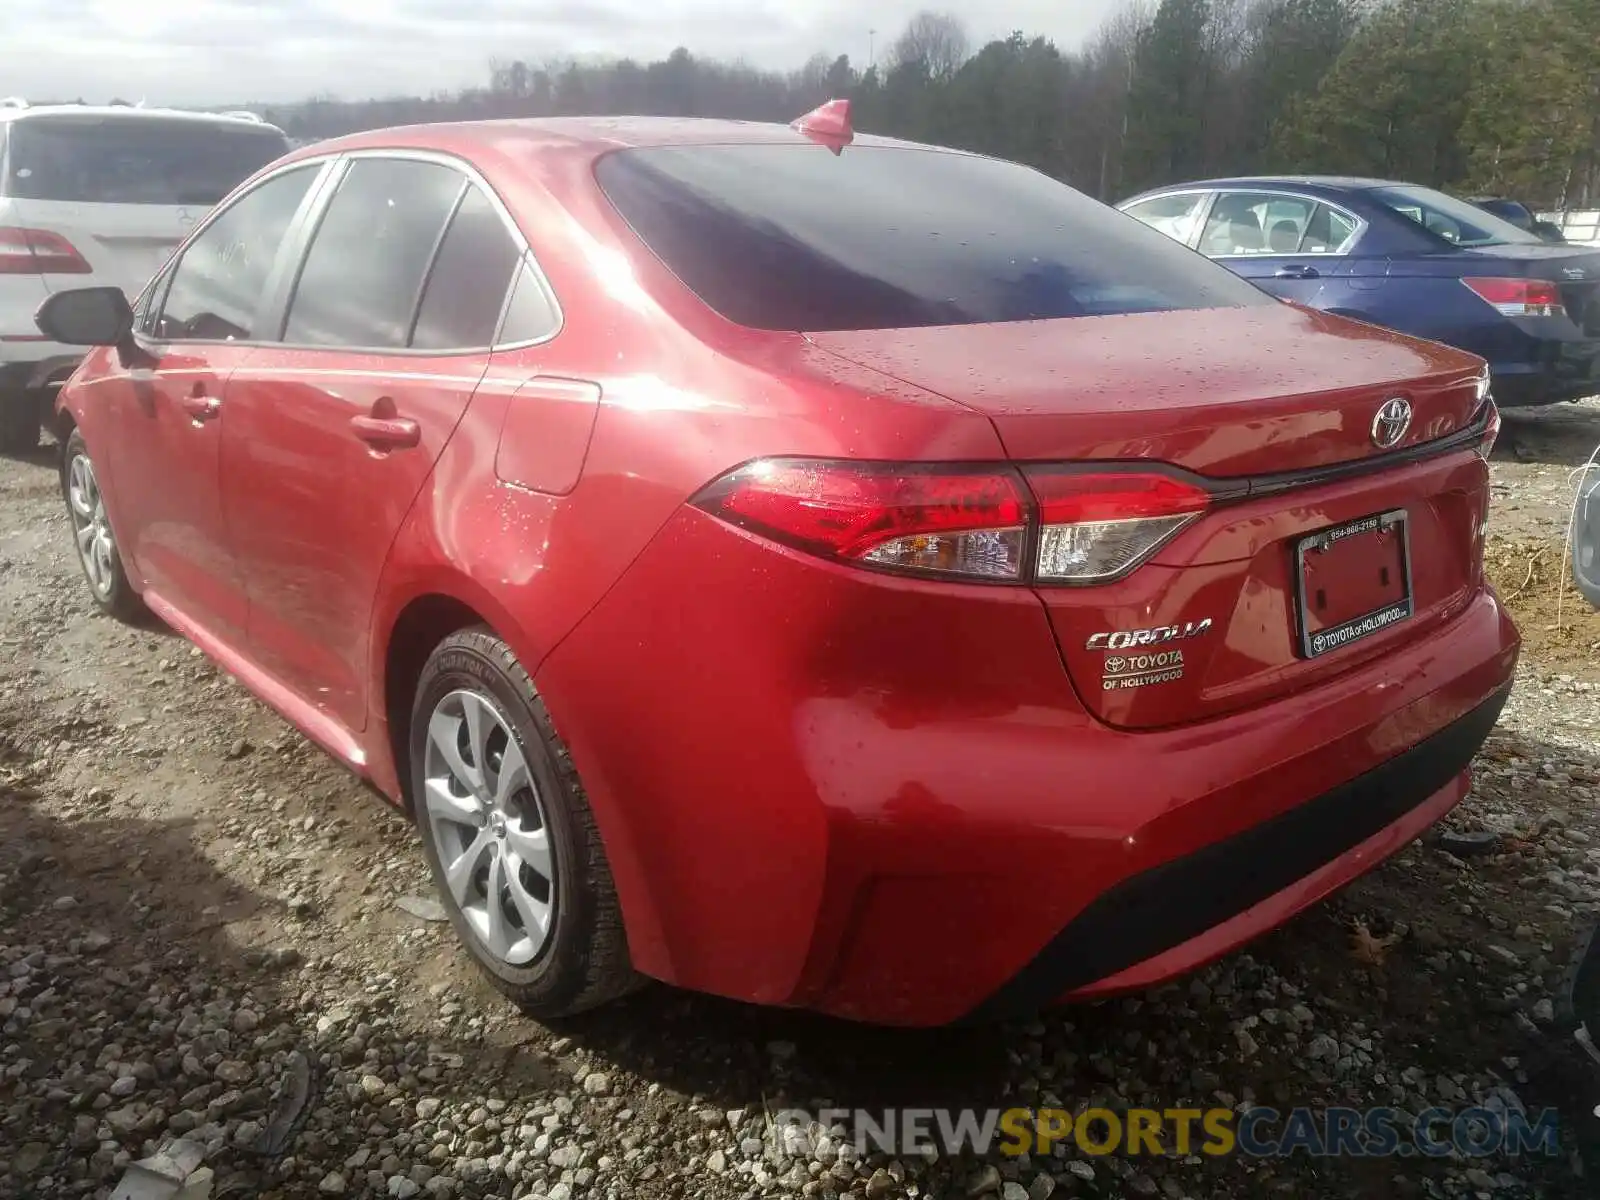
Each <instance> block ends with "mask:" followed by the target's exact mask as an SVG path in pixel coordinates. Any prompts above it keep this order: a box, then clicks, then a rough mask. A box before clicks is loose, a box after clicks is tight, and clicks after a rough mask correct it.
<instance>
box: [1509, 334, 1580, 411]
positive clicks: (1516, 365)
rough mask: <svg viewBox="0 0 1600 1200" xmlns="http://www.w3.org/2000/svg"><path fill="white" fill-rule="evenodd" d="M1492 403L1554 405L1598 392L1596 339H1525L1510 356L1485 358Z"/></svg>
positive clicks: (1515, 405)
mask: <svg viewBox="0 0 1600 1200" xmlns="http://www.w3.org/2000/svg"><path fill="white" fill-rule="evenodd" d="M1489 368H1490V371H1491V373H1492V374H1493V376H1494V398H1495V403H1496V404H1498V405H1500V407H1502V408H1518V407H1526V406H1529V405H1535V404H1556V403H1559V402H1561V401H1563V400H1581V399H1583V398H1584V397H1586V396H1595V395H1600V339H1593V338H1582V339H1577V338H1575V339H1572V340H1565V339H1558V338H1536V337H1529V338H1527V339H1526V350H1525V352H1523V353H1520V354H1518V356H1517V357H1516V358H1514V359H1512V358H1507V357H1499V356H1494V357H1491V358H1490V360H1489Z"/></svg>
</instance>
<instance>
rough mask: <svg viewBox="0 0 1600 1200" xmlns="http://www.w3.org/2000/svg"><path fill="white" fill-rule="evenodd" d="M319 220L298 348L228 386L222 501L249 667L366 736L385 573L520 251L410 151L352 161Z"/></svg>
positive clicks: (303, 292) (475, 199) (298, 280)
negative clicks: (371, 652)
mask: <svg viewBox="0 0 1600 1200" xmlns="http://www.w3.org/2000/svg"><path fill="white" fill-rule="evenodd" d="M314 222H315V225H316V229H315V232H314V233H313V234H312V235H311V237H310V239H309V241H308V244H307V247H306V249H305V252H304V258H303V261H302V262H301V263H300V264H299V266H298V270H297V272H293V273H291V277H290V278H289V280H288V281H286V284H285V286H284V288H283V292H284V301H283V317H282V322H281V325H280V328H281V329H282V331H283V339H284V343H283V344H280V345H276V346H273V347H270V348H263V349H262V350H261V351H260V352H259V353H258V354H257V355H255V356H254V357H252V358H251V359H250V360H248V361H247V362H245V363H244V364H242V365H241V367H240V369H239V370H238V371H237V372H236V373H235V375H234V378H233V380H232V381H231V385H230V391H229V397H228V403H229V428H228V434H227V437H226V439H225V442H224V446H223V453H222V475H223V481H224V482H223V503H224V509H225V511H226V515H227V520H228V524H229V527H230V528H231V529H232V530H233V532H234V538H235V545H236V547H237V553H238V558H239V563H240V570H241V573H242V575H243V577H244V582H245V588H246V591H247V594H248V595H249V598H250V613H251V617H250V637H249V640H250V646H251V653H252V654H253V655H254V656H255V658H256V659H257V661H259V662H260V663H261V665H262V667H263V669H265V670H267V671H269V672H271V673H272V674H273V675H274V676H275V677H276V678H278V679H280V680H281V681H282V682H283V683H284V685H285V686H286V687H288V688H289V689H290V690H291V691H293V692H294V693H296V694H297V695H298V696H299V697H300V699H301V700H302V701H304V702H305V703H306V704H308V705H311V706H312V707H313V708H314V709H315V710H317V711H318V712H320V713H322V714H324V715H326V716H328V717H329V718H331V719H332V720H333V721H336V722H337V723H338V724H339V725H340V726H342V727H343V728H345V729H348V730H351V731H360V730H362V729H364V728H365V724H366V713H367V695H366V679H367V664H368V657H367V648H368V642H369V639H370V632H369V629H370V623H371V615H372V607H373V604H374V600H375V597H376V593H377V589H378V582H379V578H380V576H381V574H382V570H383V565H384V562H385V561H386V559H387V557H388V553H389V549H390V546H391V544H392V543H393V541H394V539H395V536H396V535H397V533H398V532H399V530H400V528H401V525H402V523H403V522H404V520H405V517H406V514H407V513H408V511H409V510H410V508H411V506H412V505H413V504H414V503H416V502H418V498H419V495H422V496H424V497H425V495H426V491H427V487H428V481H429V477H430V473H431V471H432V469H433V465H434V463H435V462H436V461H437V459H438V457H439V455H440V453H441V451H442V450H443V449H444V447H445V444H446V443H447V442H448V441H449V439H450V437H451V435H452V434H453V432H454V430H455V428H456V426H457V424H458V423H459V422H460V420H461V418H462V415H463V414H464V413H465V411H466V409H467V406H468V404H469V403H470V402H471V399H472V395H473V392H474V389H475V388H476V387H477V385H478V382H479V380H480V379H481V378H482V377H483V374H484V372H485V370H486V369H487V367H488V363H489V356H490V347H491V345H492V344H493V342H494V339H495V334H496V331H497V328H498V325H499V322H500V319H501V315H502V309H503V307H504V303H503V301H504V297H505V295H506V293H507V291H508V289H509V287H510V282H511V277H512V274H513V272H514V271H515V269H516V267H517V264H518V263H519V261H520V260H521V256H522V254H523V247H522V246H521V245H520V244H518V243H517V242H516V241H514V239H513V237H512V234H511V233H510V231H509V226H508V223H507V220H506V218H505V216H504V214H503V212H502V211H501V210H499V209H497V208H496V207H495V205H494V203H493V202H492V201H491V200H490V198H489V195H488V193H487V191H486V190H485V189H484V188H482V187H481V186H479V185H478V184H476V183H470V182H469V179H468V176H467V175H466V174H465V173H464V172H463V171H462V169H461V168H460V167H459V165H458V164H454V163H450V162H444V161H440V160H438V159H436V158H432V157H428V156H407V155H405V154H403V153H401V152H393V153H390V152H384V153H374V154H366V155H357V156H352V157H351V158H350V159H349V160H347V163H346V164H345V169H344V170H343V171H342V174H341V175H340V176H339V178H338V179H337V180H336V182H334V183H333V184H332V185H331V186H330V188H329V189H328V194H327V196H326V198H325V201H324V204H323V207H322V209H321V211H320V212H319V214H318V215H317V216H316V217H315V218H314ZM486 254H487V255H489V257H488V258H486V257H485V255H486ZM491 260H492V261H491ZM424 344H425V345H427V346H428V347H429V349H426V350H424V349H420V348H418V347H420V346H422V345H424ZM458 346H459V347H462V348H460V349H456V348H454V347H458Z"/></svg>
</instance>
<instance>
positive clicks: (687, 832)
mask: <svg viewBox="0 0 1600 1200" xmlns="http://www.w3.org/2000/svg"><path fill="white" fill-rule="evenodd" d="M686 563H692V564H694V569H693V582H692V585H691V586H686V585H685V578H684V576H685V564H686ZM1517 651H1518V639H1517V634H1516V631H1515V629H1514V628H1513V626H1512V624H1511V622H1510V620H1509V619H1508V618H1507V616H1506V614H1505V612H1504V610H1503V609H1502V608H1501V606H1500V604H1499V602H1498V601H1497V600H1496V598H1495V597H1494V595H1493V594H1492V593H1491V592H1489V591H1488V590H1486V589H1485V590H1480V591H1478V592H1477V593H1475V594H1474V595H1473V596H1472V597H1471V598H1470V599H1468V600H1467V601H1466V602H1465V605H1464V607H1463V608H1462V609H1460V610H1459V611H1458V612H1457V613H1456V615H1455V616H1454V617H1453V618H1452V619H1450V620H1448V621H1444V622H1441V623H1439V624H1438V625H1437V626H1436V627H1435V628H1433V629H1432V630H1430V631H1429V632H1428V633H1427V634H1426V635H1421V634H1419V636H1417V637H1416V638H1415V639H1414V640H1412V641H1409V642H1404V643H1401V644H1399V645H1397V646H1396V647H1395V648H1394V649H1393V650H1392V651H1391V652H1389V653H1387V654H1385V655H1383V656H1381V657H1379V658H1376V659H1372V660H1369V661H1366V662H1363V663H1361V664H1359V665H1357V666H1354V667H1351V668H1350V669H1348V670H1346V671H1344V672H1343V673H1340V674H1337V675H1335V676H1332V677H1330V678H1327V679H1324V680H1320V681H1319V682H1318V684H1317V685H1316V686H1315V687H1312V688H1307V689H1304V690H1302V691H1300V692H1297V693H1292V694H1289V695H1285V696H1282V697H1280V698H1279V699H1277V700H1275V701H1273V702H1271V703H1267V704H1262V705H1259V706H1257V707H1254V708H1249V709H1245V710H1242V711H1238V712H1235V713H1232V714H1229V715H1227V716H1222V717H1217V718H1215V719H1212V720H1207V721H1202V722H1197V723H1194V724H1189V725H1183V726H1178V727H1173V728H1166V729H1151V730H1141V731H1128V730H1119V729H1114V728H1110V727H1108V726H1106V725H1104V724H1103V723H1101V722H1100V721H1098V720H1097V719H1096V718H1094V717H1092V716H1090V715H1089V714H1088V713H1087V712H1086V711H1085V710H1084V708H1083V706H1082V704H1081V703H1080V702H1079V700H1078V698H1077V696H1076V694H1075V693H1074V691H1073V689H1072V687H1071V685H1070V683H1069V682H1068V680H1067V677H1066V673H1065V671H1063V669H1062V666H1061V661H1060V657H1059V653H1058V651H1057V649H1056V646H1055V639H1054V636H1053V634H1052V633H1051V630H1050V627H1049V623H1048V619H1047V617H1046V614H1045V613H1044V611H1043V609H1042V607H1041V605H1040V604H1039V602H1038V601H1037V599H1036V598H1034V597H1033V596H1031V595H1028V594H1026V593H1022V592H1020V591H1019V590H1016V589H1003V588H995V589H981V588H973V587H953V586H952V587H944V586H936V585H931V584H928V583H925V582H922V581H906V580H901V579H897V578H894V577H889V576H881V575H873V574H869V573H866V572H860V571H852V570H849V569H846V568H836V567H832V566H829V565H826V564H821V563H818V562H817V561H816V560H813V559H808V558H804V557H803V556H800V555H798V554H795V553H792V552H788V551H784V550H781V549H778V548H775V547H772V546H771V545H770V544H766V543H759V542H758V541H757V540H756V539H753V538H751V537H748V536H746V535H743V534H740V533H738V532H736V531H733V530H730V529H729V528H728V527H726V526H723V525H721V524H720V523H719V522H716V521H715V520H714V519H713V518H710V517H706V516H704V515H703V514H698V513H694V512H691V511H686V512H683V513H680V514H679V515H678V516H677V517H675V518H674V519H673V521H671V522H669V524H668V526H667V527H666V528H665V529H664V530H663V532H662V534H661V535H660V536H659V537H658V538H657V540H656V541H655V542H654V543H653V544H652V545H651V546H650V547H649V548H647V550H646V551H645V552H644V553H643V554H642V555H641V556H640V558H639V559H638V560H637V561H636V562H635V563H634V565H633V567H632V568H631V569H630V570H629V571H628V572H627V573H626V574H625V575H624V577H623V578H622V579H621V580H620V581H619V582H618V584H617V585H616V586H615V587H614V588H613V589H612V591H611V592H610V593H608V595H607V596H606V597H605V599H604V600H603V601H602V602H601V603H600V604H599V605H598V606H597V607H596V608H595V609H594V610H593V611H592V612H591V613H590V615H589V616H588V617H587V618H586V619H585V620H584V621H583V622H582V623H580V625H579V626H578V628H577V629H575V630H574V631H573V632H572V634H571V635H570V636H569V637H568V638H567V639H566V640H565V641H564V642H563V643H562V645H561V646H560V647H558V648H557V649H556V650H555V651H554V652H553V653H552V654H551V655H550V656H549V658H548V659H547V660H546V661H545V663H544V664H543V665H542V666H541V668H540V671H539V673H538V678H537V682H538V685H539V688H540V690H541V693H542V694H543V696H544V698H545V700H546V703H547V705H548V706H549V709H550V712H551V714H552V716H553V718H554V721H555V724H556V726H557V728H558V729H560V730H561V733H562V735H563V737H564V738H565V740H566V741H567V743H568V745H569V747H570V749H571V751H572V755H573V760H574V762H575V764H576V765H577V768H578V771H579V774H580V776H581V777H582V778H583V780H584V784H585V787H586V790H587V793H588V796H589V800H590V803H591V806H592V807H593V808H594V811H595V814H596V817H597V820H598V822H599V825H600V829H601V832H602V835H603V837H604V838H605V843H606V848H607V853H608V856H609V857H610V859H611V865H612V869H613V874H614V876H615V877H616V881H617V888H618V893H619V897H620V899H621V901H622V906H623V913H624V918H625V921H626V925H627V932H628V942H629V948H630V951H631V952H632V953H633V956H634V961H635V964H636V965H637V966H638V967H639V969H640V970H642V971H644V972H645V973H646V974H650V975H654V976H656V977H657V978H660V979H664V980H666V981H668V982H672V983H676V984H679V985H681V986H685V987H690V988H694V989H697V990H702V991H709V992H715V993H719V994H722V995H728V996H733V997H736V998H739V999H744V1000H751V1001H756V1002H759V1003H767V1004H782V1005H789V1006H795V1007H804V1008H812V1009H818V1010H821V1011H825V1012H829V1013H833V1014H835V1015H838V1016H843V1017H849V1018H853V1019H858V1020H866V1021H872V1022H877V1023H884V1024H898V1025H939V1024H945V1023H949V1022H951V1021H956V1020H959V1019H961V1018H963V1017H968V1016H972V1015H993V1014H997V1013H1001V1012H1014V1011H1022V1010H1026V1009H1028V1008H1035V1009H1036V1008H1038V1007H1039V1006H1041V1005H1043V1004H1045V1003H1048V1002H1051V1001H1053V1000H1057V999H1061V998H1065V997H1069V996H1086V995H1093V994H1098V993H1101V992H1105V991H1112V990H1118V989H1121V988H1124V987H1141V986H1145V985H1147V984H1150V983H1154V982H1156V981H1158V980H1160V979H1163V978H1166V977H1169V976H1171V975H1173V974H1176V973H1179V972H1181V971H1185V970H1188V969H1190V968H1192V967H1194V966H1197V965H1199V964H1201V963H1203V962H1205V961H1207V960H1208V959H1210V958H1214V957H1216V956H1218V955H1220V954H1222V953H1225V952H1226V951H1227V950H1229V949H1231V948H1232V947H1234V946H1237V945H1239V944H1240V943H1242V942H1244V941H1247V940H1248V939H1249V938H1251V937H1254V936H1255V935H1257V934H1258V933H1260V932H1262V931H1263V930H1265V929H1267V928H1270V927H1271V926H1273V925H1275V924H1277V923H1279V922H1281V921H1282V920H1284V919H1286V918H1287V917H1288V916H1290V915H1292V914H1293V913H1294V912H1295V911H1297V910H1298V909H1300V908H1302V907H1304V906H1305V905H1307V904H1310V903H1312V902H1313V901H1315V900H1316V899H1317V898H1318V897H1320V896H1322V895H1325V894H1326V893H1327V892H1329V891H1331V890H1333V889H1334V888H1337V887H1338V886H1340V885H1341V884H1343V883H1345V882H1347V881H1348V880H1349V879H1351V878H1354V877H1355V876H1357V875H1359V874H1360V873H1362V872H1363V871H1366V870H1368V869H1370V868H1371V867H1372V866H1374V865H1375V864H1376V863H1377V862H1379V861H1381V859H1382V858H1383V857H1384V856H1385V855H1387V854H1389V853H1391V852H1392V851H1394V850H1396V849H1398V848H1399V847H1400V846H1402V845H1404V844H1405V843H1406V842H1407V841H1409V840H1411V839H1412V838H1414V837H1415V836H1416V835H1417V834H1418V833H1420V832H1421V831H1422V830H1423V829H1424V828H1426V827H1427V825H1428V824H1430V823H1431V822H1432V821H1434V820H1436V819H1437V818H1438V817H1439V816H1440V815H1441V814H1442V813H1443V812H1444V811H1446V810H1447V809H1448V808H1449V807H1450V806H1451V805H1453V804H1455V803H1456V802H1457V801H1459V800H1460V799H1461V798H1462V796H1463V795H1465V793H1466V776H1465V768H1466V765H1467V763H1468V761H1469V760H1470V759H1471V756H1472V754H1473V753H1474V752H1475V751H1476V749H1477V747H1478V744H1479V743H1480V742H1481V741H1482V738H1483V736H1484V735H1485V734H1486V733H1487V731H1488V728H1489V726H1490V725H1491V724H1492V723H1493V719H1494V715H1495V713H1496V712H1497V711H1498V707H1499V704H1500V702H1501V700H1502V699H1503V694H1504V690H1505V688H1506V686H1507V684H1508V682H1509V680H1510V679H1511V676H1512V674H1513V671H1514V669H1515V664H1516V659H1517Z"/></svg>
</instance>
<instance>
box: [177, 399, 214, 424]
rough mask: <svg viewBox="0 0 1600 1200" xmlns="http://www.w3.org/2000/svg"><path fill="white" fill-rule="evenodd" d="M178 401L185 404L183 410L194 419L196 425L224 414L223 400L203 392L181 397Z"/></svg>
mask: <svg viewBox="0 0 1600 1200" xmlns="http://www.w3.org/2000/svg"><path fill="white" fill-rule="evenodd" d="M178 403H179V404H181V405H183V411H184V412H186V413H188V414H189V416H190V417H192V418H193V419H194V422H195V424H196V425H198V424H200V423H201V422H202V421H209V420H211V419H212V418H213V417H216V416H220V415H221V414H222V401H221V400H219V399H217V398H216V397H215V396H207V395H205V394H204V393H202V392H196V393H195V394H194V395H192V396H183V397H180V398H179V400H178Z"/></svg>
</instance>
